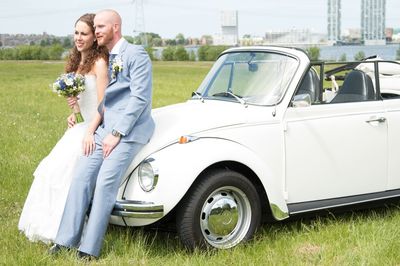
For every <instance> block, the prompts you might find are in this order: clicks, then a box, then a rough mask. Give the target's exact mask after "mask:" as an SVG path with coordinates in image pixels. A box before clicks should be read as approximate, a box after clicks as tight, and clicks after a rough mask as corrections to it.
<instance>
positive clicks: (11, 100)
mask: <svg viewBox="0 0 400 266" xmlns="http://www.w3.org/2000/svg"><path fill="white" fill-rule="evenodd" d="M210 67H211V64H210V63H179V62H172V63H166V62H156V63H154V101H153V106H154V107H159V106H164V105H167V104H172V103H176V102H182V101H184V100H186V99H187V98H189V96H190V93H191V92H192V91H193V90H195V89H196V88H197V86H198V85H199V84H200V82H201V80H202V79H203V78H204V76H205V75H206V73H207V71H208V70H209V68H210ZM62 69H63V64H62V62H7V61H0V78H1V79H0V80H1V82H0V100H1V104H0V265H54V264H57V265H71V264H79V263H80V262H79V261H77V260H76V259H75V255H74V253H73V252H65V253H64V254H61V255H60V256H58V257H56V258H53V257H50V256H48V255H46V251H47V249H48V246H47V245H45V244H42V243H31V242H29V241H28V240H27V239H26V238H25V237H24V236H23V235H21V234H19V232H18V229H17V223H18V219H19V215H20V212H21V209H22V206H23V203H24V200H25V197H26V195H27V193H28V190H29V187H30V184H31V182H32V172H33V171H34V170H35V168H36V166H37V165H38V163H39V162H40V160H41V159H42V158H43V157H44V156H46V155H47V153H48V152H49V151H50V150H51V148H52V147H53V146H54V144H55V143H56V142H57V140H58V139H59V138H60V137H61V136H62V134H63V131H64V130H65V117H66V116H67V114H68V112H69V110H68V108H67V107H66V104H65V101H64V100H63V99H62V98H58V97H56V96H55V95H54V94H53V93H51V92H50V89H49V88H48V84H50V83H51V82H53V80H54V79H55V77H57V76H58V75H59V74H60V73H61V72H62ZM399 250H400V210H399V205H390V206H384V207H382V208H379V209H374V210H367V211H362V212H354V213H346V214H341V215H328V216H324V217H314V218H311V219H304V220H296V221H289V222H285V223H277V224H265V225H263V226H262V227H261V228H260V230H259V232H258V233H257V234H256V236H255V239H254V240H253V241H251V242H250V243H248V244H246V245H240V246H238V247H236V248H234V249H231V250H219V251H195V252H188V251H186V250H185V249H184V248H183V246H182V245H181V244H180V242H179V240H178V238H177V236H176V234H175V233H174V232H155V231H143V230H141V229H131V228H122V227H116V226H111V227H110V228H109V231H108V233H107V235H106V239H105V243H104V248H103V250H102V256H101V258H100V260H98V261H96V262H94V263H93V264H100V265H316V264H318V265H399V264H400V253H399Z"/></svg>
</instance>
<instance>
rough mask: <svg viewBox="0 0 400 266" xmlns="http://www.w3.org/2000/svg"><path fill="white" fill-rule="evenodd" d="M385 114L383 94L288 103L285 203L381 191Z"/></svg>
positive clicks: (384, 174) (384, 181)
mask: <svg viewBox="0 0 400 266" xmlns="http://www.w3.org/2000/svg"><path fill="white" fill-rule="evenodd" d="M332 101H333V100H332ZM333 102H334V101H333ZM385 116H386V114H385V109H384V105H383V102H382V101H381V100H370V99H369V100H365V101H362V100H355V101H354V102H353V101H352V100H350V101H347V102H340V101H336V102H335V103H326V104H316V105H311V106H306V107H288V109H287V111H286V114H285V117H284V120H283V123H284V128H285V129H284V136H285V171H286V174H285V176H286V179H285V190H286V193H287V201H288V204H291V203H300V202H311V201H320V200H327V199H335V198H342V197H349V196H354V195H362V194H368V193H374V192H380V191H384V190H385V189H386V184H387V152H388V150H387V123H386V117H385Z"/></svg>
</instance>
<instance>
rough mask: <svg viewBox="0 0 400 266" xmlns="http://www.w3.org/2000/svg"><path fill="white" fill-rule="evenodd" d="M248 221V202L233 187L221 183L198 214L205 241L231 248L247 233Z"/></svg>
mask: <svg viewBox="0 0 400 266" xmlns="http://www.w3.org/2000/svg"><path fill="white" fill-rule="evenodd" d="M250 224H251V205H250V202H249V200H248V198H247V197H246V195H245V194H244V193H243V192H242V191H241V190H240V189H238V188H236V187H222V188H219V189H217V190H215V191H214V192H213V193H211V194H210V196H209V197H208V198H207V200H206V202H205V203H204V205H203V208H202V211H201V214H200V227H201V230H202V233H203V236H204V238H205V239H206V241H207V242H208V243H209V244H210V245H212V246H214V247H217V248H230V247H233V246H235V245H237V244H238V243H239V242H240V241H241V240H243V238H244V237H245V236H246V233H247V231H248V229H249V227H250Z"/></svg>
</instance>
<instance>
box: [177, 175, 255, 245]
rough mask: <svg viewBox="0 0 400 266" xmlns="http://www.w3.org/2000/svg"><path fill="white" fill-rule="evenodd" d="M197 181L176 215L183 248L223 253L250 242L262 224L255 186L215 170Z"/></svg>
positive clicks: (243, 179)
mask: <svg viewBox="0 0 400 266" xmlns="http://www.w3.org/2000/svg"><path fill="white" fill-rule="evenodd" d="M200 178H201V179H200V180H199V182H197V183H196V184H195V185H194V186H193V188H192V189H191V190H190V191H189V192H188V193H187V195H186V197H185V198H184V200H183V202H182V204H181V205H180V206H179V209H178V212H177V231H178V234H179V237H180V238H181V241H182V242H183V244H184V245H186V246H187V247H189V248H191V249H193V248H195V247H204V246H212V247H215V248H220V249H226V248H231V247H234V246H236V245H237V244H239V243H241V242H243V241H246V240H248V239H250V238H251V237H252V236H253V234H254V232H255V231H256V229H257V227H258V226H259V224H260V221H261V205H260V199H259V196H258V194H257V190H256V188H255V187H254V185H253V184H252V183H251V182H250V181H249V180H248V179H247V178H246V177H244V176H243V175H242V174H240V173H237V172H234V171H231V170H216V171H213V172H211V173H209V174H207V175H205V176H202V177H200Z"/></svg>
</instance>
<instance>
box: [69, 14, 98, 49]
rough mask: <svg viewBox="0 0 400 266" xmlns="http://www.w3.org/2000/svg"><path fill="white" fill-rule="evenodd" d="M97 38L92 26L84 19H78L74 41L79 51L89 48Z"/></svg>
mask: <svg viewBox="0 0 400 266" xmlns="http://www.w3.org/2000/svg"><path fill="white" fill-rule="evenodd" d="M95 40H96V37H95V36H94V33H93V32H92V30H91V29H90V27H89V26H88V25H87V24H86V23H85V22H82V21H78V22H77V23H76V25H75V34H74V43H75V46H76V49H78V51H79V52H85V51H87V50H89V49H90V48H91V47H92V45H93V42H94V41H95Z"/></svg>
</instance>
